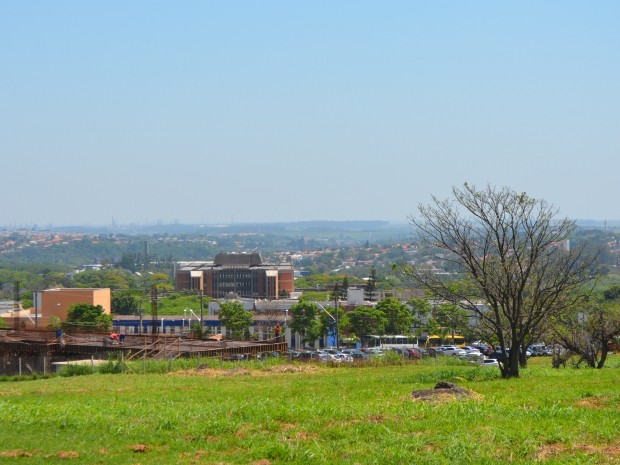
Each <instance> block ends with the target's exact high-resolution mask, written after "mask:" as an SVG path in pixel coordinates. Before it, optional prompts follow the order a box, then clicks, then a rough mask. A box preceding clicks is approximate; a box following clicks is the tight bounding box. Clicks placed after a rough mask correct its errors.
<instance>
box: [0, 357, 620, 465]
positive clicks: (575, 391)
mask: <svg viewBox="0 0 620 465" xmlns="http://www.w3.org/2000/svg"><path fill="white" fill-rule="evenodd" d="M619 358H620V357H618V356H613V357H612V358H611V360H610V363H609V366H610V367H609V368H606V369H603V370H590V369H579V370H575V369H571V368H567V369H560V370H553V369H551V368H550V367H549V360H548V359H535V360H532V361H531V363H530V365H531V366H530V368H528V369H526V370H524V371H523V374H522V376H521V378H519V379H515V380H508V381H507V380H502V379H500V378H499V374H498V372H496V371H495V369H489V368H486V369H485V368H474V367H468V366H451V365H441V364H434V363H433V362H429V363H428V364H426V363H423V364H419V365H415V364H404V365H400V366H370V367H324V366H312V365H302V366H300V365H288V364H278V363H273V362H272V363H269V364H264V365H261V364H257V363H254V364H253V365H243V364H236V365H233V364H231V365H222V366H216V365H213V366H211V367H209V368H205V367H202V368H201V369H199V370H197V369H195V368H190V367H188V368H187V369H186V370H183V371H177V372H172V373H164V374H136V373H132V374H127V373H126V374H92V375H88V376H74V377H54V378H50V379H36V380H30V381H19V382H12V381H6V382H2V383H0V438H1V439H0V441H1V442H0V463H11V464H14V463H18V464H55V463H73V464H142V465H145V464H199V463H200V464H202V463H209V464H218V463H223V464H259V465H268V464H290V463H295V464H313V465H316V464H413V463H415V464H447V463H455V464H456V463H458V464H491V463H494V464H495V463H546V464H547V463H548V464H552V463H554V464H566V463H572V464H577V463H620V360H618V359H619ZM134 371H136V370H134ZM439 380H448V381H452V382H456V383H458V384H459V385H460V386H462V387H465V388H468V389H470V390H472V391H474V392H475V393H477V394H478V396H477V397H475V398H472V399H468V400H449V401H442V402H436V403H428V402H421V401H416V400H413V399H412V396H411V392H412V391H413V390H417V389H425V388H432V387H433V386H434V385H435V383H436V382H437V381H439Z"/></svg>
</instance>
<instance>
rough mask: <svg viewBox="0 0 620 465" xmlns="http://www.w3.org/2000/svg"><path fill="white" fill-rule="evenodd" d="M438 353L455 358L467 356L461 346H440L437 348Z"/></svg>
mask: <svg viewBox="0 0 620 465" xmlns="http://www.w3.org/2000/svg"><path fill="white" fill-rule="evenodd" d="M437 353H438V354H441V355H451V356H454V357H460V356H461V355H466V352H465V351H464V350H463V349H461V348H460V347H459V346H439V347H437Z"/></svg>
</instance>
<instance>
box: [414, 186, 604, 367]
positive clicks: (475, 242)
mask: <svg viewBox="0 0 620 465" xmlns="http://www.w3.org/2000/svg"><path fill="white" fill-rule="evenodd" d="M452 194H453V200H443V201H441V200H438V199H437V198H433V203H432V204H430V205H428V206H423V205H421V206H420V207H419V213H420V218H414V217H410V221H411V223H412V225H413V226H415V227H416V230H417V233H418V236H419V239H420V241H421V243H422V244H423V245H425V246H426V247H428V248H429V249H430V248H433V249H434V250H437V251H439V254H440V255H436V256H435V258H436V259H437V260H440V259H443V260H445V261H446V262H448V263H452V264H453V265H454V266H455V268H456V269H457V270H458V271H459V272H460V273H462V276H463V278H464V279H465V280H467V281H468V284H469V285H468V286H458V287H456V288H455V287H451V286H450V285H449V283H448V282H446V280H445V279H444V277H443V276H441V275H437V274H436V273H433V272H432V270H430V269H429V268H428V267H423V266H411V267H408V268H407V271H408V272H409V273H410V274H411V275H412V276H413V277H414V278H415V279H416V281H418V282H419V283H421V284H422V285H423V286H424V287H425V288H426V289H428V290H429V291H430V292H431V293H432V294H433V295H435V296H437V297H438V298H439V299H442V300H446V301H448V302H452V303H454V304H456V305H460V306H461V307H463V308H465V309H467V310H468V311H469V312H470V313H471V314H472V315H475V316H476V317H477V326H478V328H483V329H485V331H486V332H487V335H488V338H491V337H494V338H496V340H497V341H498V343H499V345H500V346H501V348H502V350H506V348H508V347H509V348H510V356H509V357H508V360H507V362H506V363H503V364H501V370H502V375H503V376H504V377H505V378H510V377H518V376H519V367H520V359H519V354H520V352H521V349H522V348H523V346H524V345H525V344H526V341H528V337H529V335H530V334H531V333H532V332H533V331H536V330H537V329H538V328H540V326H541V325H545V324H546V322H547V321H549V320H550V319H551V318H552V317H553V316H554V315H558V314H561V313H562V312H563V311H565V310H566V309H567V308H570V307H572V306H574V305H575V304H576V303H578V302H581V301H583V300H584V299H585V298H586V296H587V291H582V290H581V289H582V286H583V284H584V283H587V282H589V281H590V280H591V279H592V271H591V265H592V263H593V258H592V257H588V256H586V254H585V253H584V247H583V245H582V246H580V247H576V248H572V249H570V250H567V248H565V247H563V244H565V243H566V240H567V239H568V238H569V237H570V235H571V233H572V232H573V231H574V230H575V222H574V221H571V220H568V219H562V220H556V219H555V216H556V215H557V210H556V209H555V208H553V207H552V206H550V205H549V204H547V203H546V202H545V201H544V200H536V199H533V198H531V197H529V196H528V195H527V194H525V193H517V192H515V191H513V190H510V189H508V188H502V189H494V188H492V187H491V186H488V187H487V188H486V189H483V190H478V189H476V188H475V187H474V186H470V185H468V184H465V185H464V187H463V188H462V189H458V188H453V189H452ZM481 300H482V301H484V302H485V303H486V307H482V306H479V305H477V304H478V303H479V302H480V301H481ZM521 362H522V360H521Z"/></svg>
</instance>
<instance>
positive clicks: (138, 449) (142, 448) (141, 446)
mask: <svg viewBox="0 0 620 465" xmlns="http://www.w3.org/2000/svg"><path fill="white" fill-rule="evenodd" d="M129 448H130V449H131V450H133V451H134V452H137V453H143V452H146V449H147V447H146V444H134V445H133V446H129Z"/></svg>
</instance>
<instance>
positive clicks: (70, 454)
mask: <svg viewBox="0 0 620 465" xmlns="http://www.w3.org/2000/svg"><path fill="white" fill-rule="evenodd" d="M79 456H80V454H79V453H78V452H76V451H74V450H62V451H60V452H58V453H57V454H56V457H58V458H59V459H77V458H79Z"/></svg>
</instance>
